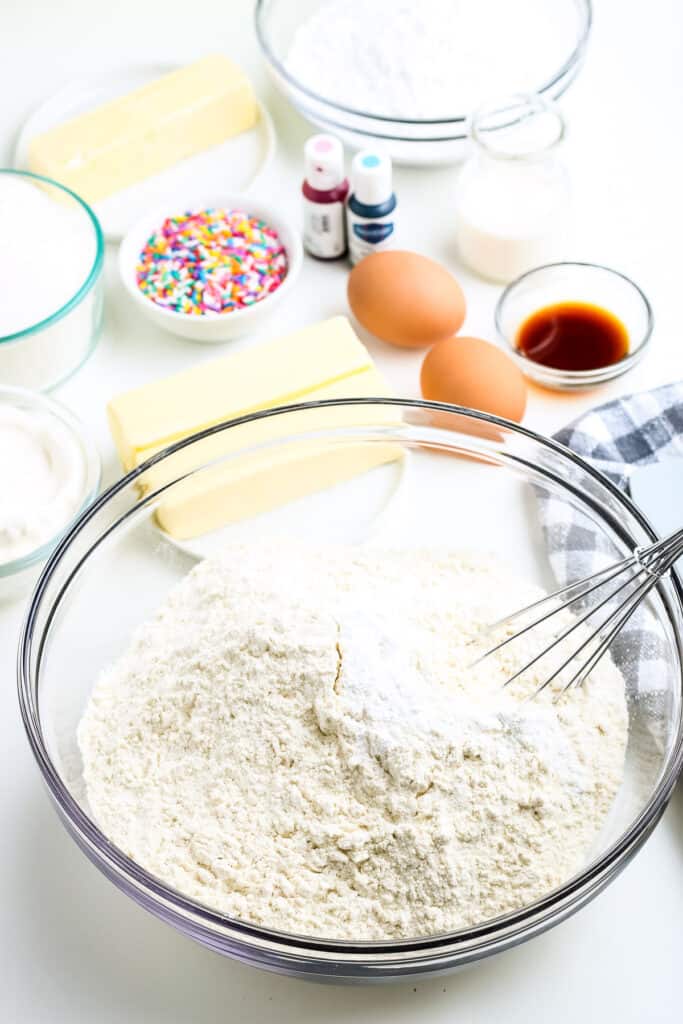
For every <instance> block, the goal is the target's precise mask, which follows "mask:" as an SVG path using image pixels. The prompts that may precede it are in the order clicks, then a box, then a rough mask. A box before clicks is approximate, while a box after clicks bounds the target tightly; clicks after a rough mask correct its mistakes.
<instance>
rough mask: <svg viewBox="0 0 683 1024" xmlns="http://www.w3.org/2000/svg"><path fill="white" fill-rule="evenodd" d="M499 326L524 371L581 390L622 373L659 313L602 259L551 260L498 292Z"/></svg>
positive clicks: (546, 383)
mask: <svg viewBox="0 0 683 1024" xmlns="http://www.w3.org/2000/svg"><path fill="white" fill-rule="evenodd" d="M495 320H496V330H497V332H498V335H499V337H500V338H501V340H502V341H503V342H504V343H505V344H506V345H507V346H508V348H509V349H510V350H511V352H512V355H513V357H514V358H515V360H516V361H517V363H518V365H519V367H520V369H521V370H522V372H523V373H524V374H525V376H527V377H528V378H529V379H531V380H533V381H535V382H536V383H537V384H541V385H542V386H543V387H548V388H553V389H556V390H560V391H576V390H582V389H587V388H592V387H595V386H596V385H597V384H603V383H605V382H606V381H608V380H612V379H613V378H615V377H619V376H621V374H623V373H626V372H627V371H628V370H630V369H631V368H632V367H633V366H635V365H636V363H638V362H639V361H640V360H641V359H642V357H643V356H644V355H645V352H646V351H647V348H648V345H649V342H650V338H651V336H652V329H653V326H654V318H653V315H652V307H651V305H650V303H649V301H648V298H647V296H646V295H645V293H644V292H643V291H642V290H641V289H640V288H639V287H638V285H637V284H635V282H634V281H632V280H631V279H630V278H629V277H627V276H626V275H625V274H622V273H620V272H619V271H618V270H613V269H611V268H610V267H604V266H601V265H600V264H597V263H578V262H572V263H567V262H565V263H548V264H546V265H545V266H542V267H536V268H535V269H534V270H529V271H527V273H525V274H522V275H521V277H518V278H517V279H516V280H515V281H513V282H512V283H511V284H510V285H508V287H507V288H506V289H505V291H504V292H503V293H502V295H501V296H500V299H499V300H498V304H497V306H496V311H495Z"/></svg>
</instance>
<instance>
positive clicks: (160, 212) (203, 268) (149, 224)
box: [119, 194, 303, 344]
mask: <svg viewBox="0 0 683 1024" xmlns="http://www.w3.org/2000/svg"><path fill="white" fill-rule="evenodd" d="M302 260H303V249H302V245H301V238H300V236H299V234H298V233H297V232H296V231H295V229H294V228H293V227H292V226H291V224H290V223H289V221H287V220H286V219H285V218H284V217H283V216H282V215H281V214H280V213H279V212H278V211H277V210H276V209H274V208H273V207H272V206H270V205H269V204H267V203H264V202H262V201H261V200H260V199H256V198H252V197H251V196H246V195H239V194H232V195H231V194H225V195H220V194H213V195H209V196H206V195H204V196H200V197H195V198H194V199H192V198H191V199H189V200H188V201H187V202H185V203H184V204H183V205H182V206H181V207H176V208H175V209H173V210H169V209H168V207H166V208H164V209H157V210H155V211H150V212H149V213H148V214H146V215H145V216H144V217H142V218H141V219H140V220H139V221H137V223H136V224H134V225H133V227H131V228H130V230H129V231H128V232H127V234H126V235H125V237H124V239H123V241H122V242H121V246H120V249H119V272H120V275H121V280H122V282H123V285H124V288H125V289H126V291H127V292H128V294H129V296H130V297H131V299H132V300H133V302H134V303H135V305H136V306H137V307H138V309H140V311H141V312H142V313H143V314H144V315H145V316H146V317H148V319H150V320H151V321H153V322H154V323H156V324H157V325H158V326H159V327H162V328H163V329H164V330H167V331H170V332H171V333H172V334H179V335H181V336H182V337H184V338H190V339H191V340H192V341H199V342H205V343H209V344H212V343H219V342H222V341H227V340H229V339H230V338H236V337H239V336H240V335H243V334H246V333H248V332H249V331H251V330H252V329H253V328H255V327H256V326H257V325H258V324H259V323H260V321H261V320H264V319H265V318H266V317H268V316H269V315H270V313H271V312H272V310H273V308H274V307H275V305H276V304H277V303H278V302H280V301H281V300H282V299H283V298H284V297H285V295H286V294H287V293H288V292H289V291H290V290H291V288H292V286H293V284H294V282H295V280H296V278H297V277H298V274H299V271H300V270H301V263H302Z"/></svg>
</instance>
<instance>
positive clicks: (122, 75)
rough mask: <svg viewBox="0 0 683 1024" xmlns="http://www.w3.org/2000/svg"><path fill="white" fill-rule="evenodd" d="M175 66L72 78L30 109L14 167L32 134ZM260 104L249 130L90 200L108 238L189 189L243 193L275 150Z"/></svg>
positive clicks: (178, 200) (23, 163)
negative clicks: (103, 196) (254, 122)
mask: <svg viewBox="0 0 683 1024" xmlns="http://www.w3.org/2000/svg"><path fill="white" fill-rule="evenodd" d="M177 66H178V65H173V64H141V65H137V66H134V67H129V68H124V69H118V70H116V71H105V72H102V73H101V74H95V75H88V76H87V77H85V78H79V79H76V80H74V81H73V82H70V83H69V84H68V85H66V86H64V88H63V89H60V90H59V91H58V92H57V93H55V94H54V95H53V96H51V97H50V99H48V100H46V101H45V102H44V103H43V104H41V106H40V107H38V108H37V109H36V110H34V111H33V113H32V114H31V116H30V117H29V119H28V120H27V121H26V123H25V125H24V127H23V129H22V131H21V133H20V135H19V138H18V140H17V145H16V148H15V151H14V166H15V167H16V168H17V169H18V170H26V169H27V168H28V147H29V142H30V141H31V139H32V138H33V137H34V136H35V135H39V134H40V133H41V132H45V131H47V130H48V129H49V128H54V127H55V126H56V125H58V124H61V123H62V122H63V121H67V120H69V118H72V117H76V116H78V114H83V113H85V112H86V111H87V110H92V109H93V108H94V107H98V106H100V105H101V104H102V103H106V102H108V101H109V100H113V99H115V98H116V97H117V96H123V95H125V93H128V92H132V91H133V89H138V88H140V86H142V85H146V84H147V82H149V81H151V80H152V79H155V78H160V77H161V76H162V75H166V74H168V72H169V71H175V70H176V68H177ZM258 107H259V113H260V117H259V120H258V121H257V123H256V124H255V125H254V127H253V128H251V129H250V130H249V131H247V132H242V133H241V134H240V135H235V136H234V137H233V138H232V139H228V140H227V142H223V143H222V144H221V145H220V146H213V147H212V148H211V149H206V150H204V151H203V152H201V153H197V154H196V156H192V157H190V158H189V159H187V160H183V161H181V162H180V163H178V164H176V165H175V166H174V167H170V168H169V169H168V170H166V171H163V172H162V173H161V174H155V175H154V177H152V178H146V179H145V180H144V181H141V182H138V184H136V185H131V186H130V187H129V188H126V189H122V190H121V191H120V192H117V193H115V194H114V195H112V196H108V197H107V198H106V199H102V200H101V201H100V202H98V203H93V209H94V211H95V213H96V214H97V216H98V217H99V219H100V223H101V224H102V230H103V231H104V234H105V236H106V238H107V240H108V241H118V240H119V239H121V238H122V237H123V235H125V233H126V231H127V230H128V228H129V227H130V226H131V225H132V224H134V223H135V221H136V220H138V219H139V218H140V217H142V216H143V215H144V214H145V212H146V211H147V209H148V208H149V207H150V206H152V205H154V206H159V205H165V204H166V203H168V204H169V207H170V208H172V207H173V206H174V205H177V204H181V205H182V203H183V201H184V196H185V195H186V194H187V191H188V187H189V188H191V189H192V190H193V191H197V189H205V190H206V191H213V192H215V191H217V190H220V191H223V192H226V191H229V192H245V191H246V190H247V189H248V188H249V187H250V186H251V185H253V183H254V181H255V180H256V178H257V177H258V175H260V174H261V173H262V171H263V170H264V169H265V167H266V166H267V164H268V163H269V162H270V160H271V158H272V156H273V153H274V152H275V129H274V128H273V122H272V120H271V117H270V114H269V113H268V111H267V110H266V108H265V107H264V106H263V104H262V103H260V102H259V104H258Z"/></svg>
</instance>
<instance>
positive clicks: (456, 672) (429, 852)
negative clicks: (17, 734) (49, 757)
mask: <svg viewBox="0 0 683 1024" xmlns="http://www.w3.org/2000/svg"><path fill="white" fill-rule="evenodd" d="M534 595H535V591H534V589H533V588H529V587H528V586H527V585H525V584H524V583H522V582H520V581H518V580H516V579H515V578H514V577H513V576H511V575H509V574H508V573H506V572H505V571H504V570H502V569H500V567H499V566H497V565H496V564H495V563H494V562H492V561H488V560H485V559H481V558H478V557H473V556H464V555H456V554H453V553H450V552H427V551H414V552H410V551H408V552H405V551H404V552H397V551H381V550H379V549H376V548H373V549H367V550H360V549H344V548H333V547H324V546H321V547H317V548H313V547H308V546H299V545H297V546H292V545H289V544H288V545H286V546H284V545H278V544H277V543H275V542H274V543H273V544H265V545H262V546H261V547H259V548H258V549H252V548H242V547H231V548H229V549H227V550H226V551H225V552H224V553H223V554H222V555H221V556H220V557H218V558H216V559H211V560H207V561H205V562H203V563H201V564H200V565H198V566H197V567H196V568H195V569H194V570H193V571H192V573H190V575H189V576H188V577H187V578H186V579H185V580H184V581H183V582H182V583H181V584H180V585H179V586H178V587H177V588H175V590H174V591H173V592H172V593H171V594H170V596H169V598H168V601H167V602H166V604H165V605H164V607H163V608H162V609H161V610H160V611H159V613H158V615H157V616H156V618H155V619H154V620H153V621H151V622H150V623H147V624H146V625H145V626H143V627H142V628H141V629H140V630H139V631H138V633H137V635H136V637H135V638H134V639H133V642H132V644H131V646H130V648H129V650H128V651H127V652H126V653H125V654H124V655H123V656H122V657H121V658H120V659H119V660H118V662H117V663H116V664H114V665H113V666H112V667H111V668H110V669H108V670H107V671H106V672H105V673H104V674H103V676H102V677H101V679H100V680H99V681H98V683H97V686H96V687H95V690H94V693H93V695H92V698H91V701H90V703H89V706H88V708H87V710H86V713H85V715H84V717H83V720H82V722H81V726H80V729H79V742H80V746H81V750H82V754H83V761H84V774H85V780H86V783H87V787H88V798H89V801H90V804H91V807H92V811H93V814H94V816H95V818H96V820H97V821H98V823H99V824H100V826H101V827H102V829H103V830H104V831H105V833H106V834H107V835H108V836H110V837H111V838H112V839H113V841H114V842H116V843H117V844H118V845H119V846H121V847H122V849H123V850H124V851H125V852H126V853H128V854H129V855H130V856H132V857H133V858H134V859H135V860H137V861H138V862H139V863H140V864H142V865H143V866H144V867H146V868H147V869H148V870H150V871H151V872H153V873H154V874H156V875H158V876H159V877H161V878H162V879H164V881H166V882H167V883H169V884H171V885H172V886H175V887H176V888H178V889H180V890H181V891H182V892H185V893H187V894H188V895H190V896H192V897H194V898H196V899H198V900H200V901H201V902H203V903H206V904H208V905H210V906H213V907H216V908H217V909H219V910H221V911H224V912H227V913H229V914H232V915H234V916H237V917H240V918H243V919H246V920H249V921H252V922H255V923H258V924H263V925H267V926H270V927H275V928H279V929H283V930H286V931H291V932H297V933H304V934H315V935H324V936H329V937H337V938H353V939H373V938H374V939H378V938H397V937H410V936H415V935H422V934H428V933H433V932H440V931H449V930H453V929H457V928H459V927H463V926H465V925H468V924H472V923H474V922H479V921H482V920H485V919H487V918H490V917H493V916H496V915H498V914H501V913H504V912H506V911H509V910H512V909H514V908H516V907H519V906H521V905H523V904H526V903H528V902H530V901H532V900H534V899H536V898H538V897H539V896H541V895H544V894H545V893H547V892H548V891H549V890H551V889H552V888H554V887H556V886H557V885H558V884H560V883H561V882H562V881H564V880H565V879H567V878H568V877H569V876H570V875H571V874H572V873H574V872H575V871H576V870H577V869H578V868H579V867H580V866H581V863H582V860H583V859H584V857H585V856H586V852H587V850H588V848H589V846H590V845H591V843H592V842H593V841H594V839H595V837H596V835H597V833H598V831H599V829H600V826H601V824H602V822H603V820H604V818H605V815H606V813H607V811H608V809H609V807H610V804H611V801H612V799H613V797H614V794H615V792H616V790H617V788H618V785H619V781H620V777H621V772H622V766H623V755H624V745H625V738H626V710H625V700H624V689H623V680H622V678H621V676H620V675H619V673H618V672H617V671H616V669H615V668H614V666H613V665H611V664H610V663H609V662H608V661H604V662H603V663H602V664H601V665H600V666H599V668H598V669H597V671H595V672H594V673H593V676H592V678H591V679H590V680H588V681H587V683H586V685H585V686H584V687H583V688H582V689H581V690H580V691H578V692H576V693H575V694H572V696H571V697H570V698H569V699H567V700H565V701H563V702H561V703H559V704H553V703H552V702H551V701H550V700H545V701H543V700H542V701H540V702H534V703H532V704H522V703H520V700H519V696H520V694H521V693H522V692H526V689H524V688H521V689H520V688H518V690H517V691H516V692H514V687H512V688H511V689H512V690H513V692H512V693H510V692H508V691H506V692H505V693H501V691H500V689H499V683H500V677H499V673H500V672H502V671H507V670H508V669H509V668H510V667H511V666H514V665H517V664H520V663H521V662H520V660H519V659H520V658H522V657H523V656H524V651H520V652H518V653H517V654H513V653H511V652H510V649H509V648H506V649H505V653H501V655H500V657H499V659H498V665H497V666H496V665H495V664H494V665H493V666H491V664H490V663H486V664H485V665H482V666H481V667H480V668H478V669H476V670H471V669H468V668H467V666H468V665H469V663H470V661H471V658H472V649H471V647H468V646H467V644H468V641H469V640H470V639H471V638H472V637H473V636H474V635H475V634H476V631H477V629H478V626H479V625H480V624H481V623H482V622H483V621H489V620H490V619H491V618H492V617H493V618H495V617H496V616H497V615H499V614H501V613H502V612H503V611H506V610H509V608H510V607H514V606H517V605H519V604H520V603H522V602H524V601H526V600H528V599H529V598H530V597H533V596H534ZM533 685H534V679H533V678H530V679H529V680H528V681H527V683H526V688H527V689H529V690H530V688H531V687H532V686H533Z"/></svg>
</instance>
